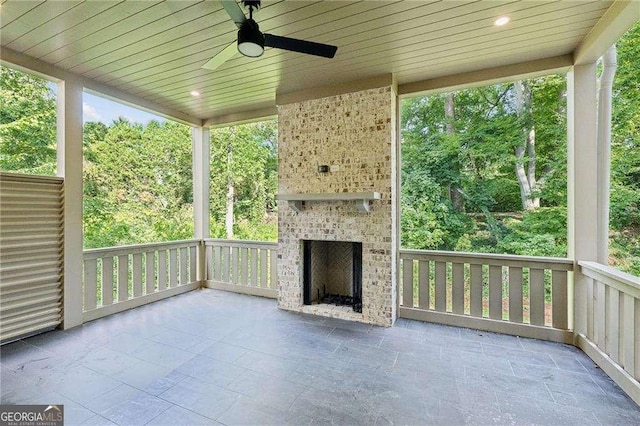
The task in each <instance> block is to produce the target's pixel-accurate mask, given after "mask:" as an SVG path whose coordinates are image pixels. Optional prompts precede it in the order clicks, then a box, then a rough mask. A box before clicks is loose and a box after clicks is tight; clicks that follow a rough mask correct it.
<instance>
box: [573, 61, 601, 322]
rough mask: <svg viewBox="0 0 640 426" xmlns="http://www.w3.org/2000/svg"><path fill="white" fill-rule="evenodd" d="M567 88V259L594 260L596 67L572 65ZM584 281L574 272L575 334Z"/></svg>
mask: <svg viewBox="0 0 640 426" xmlns="http://www.w3.org/2000/svg"><path fill="white" fill-rule="evenodd" d="M567 89H568V90H567V149H568V152H567V174H568V176H567V178H568V188H567V190H568V191H567V207H568V216H569V217H568V233H569V235H568V238H569V257H571V258H573V259H575V260H576V261H579V260H590V261H595V260H597V256H598V229H597V223H598V173H597V170H598V146H597V102H596V93H597V91H596V64H595V63H591V64H586V65H577V66H574V67H573V70H572V71H571V72H569V73H568V74H567ZM588 280H589V278H587V277H585V276H584V275H582V274H581V273H579V272H577V271H576V272H575V273H574V297H573V300H574V315H573V317H574V324H573V326H574V330H575V331H576V333H585V332H586V322H587V321H586V309H587V291H586V286H587V283H588ZM569 300H571V299H569Z"/></svg>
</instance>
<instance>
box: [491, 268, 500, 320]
mask: <svg viewBox="0 0 640 426" xmlns="http://www.w3.org/2000/svg"><path fill="white" fill-rule="evenodd" d="M489 318H491V319H500V320H501V319H502V266H494V265H490V266H489Z"/></svg>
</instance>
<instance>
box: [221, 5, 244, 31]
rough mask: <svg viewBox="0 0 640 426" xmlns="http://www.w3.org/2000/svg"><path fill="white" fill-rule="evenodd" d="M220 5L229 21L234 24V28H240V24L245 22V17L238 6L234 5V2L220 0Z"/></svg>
mask: <svg viewBox="0 0 640 426" xmlns="http://www.w3.org/2000/svg"><path fill="white" fill-rule="evenodd" d="M220 4H221V5H222V7H224V10H225V11H226V12H227V14H228V15H229V16H230V17H231V20H232V21H233V22H234V23H235V24H236V27H238V28H240V27H241V26H242V23H243V22H244V21H246V20H247V17H246V16H244V12H242V9H240V5H239V4H238V3H236V1H235V0H220Z"/></svg>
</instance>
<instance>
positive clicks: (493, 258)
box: [400, 249, 573, 271]
mask: <svg viewBox="0 0 640 426" xmlns="http://www.w3.org/2000/svg"><path fill="white" fill-rule="evenodd" d="M400 258H403V259H418V260H420V259H423V260H438V261H447V262H459V263H471V264H500V265H503V266H525V265H531V266H538V267H540V268H543V269H562V270H566V271H571V270H573V260H572V259H566V258H563V257H542V256H520V255H515V254H495V253H468V252H456V251H438V250H408V249H401V250H400ZM525 267H526V266H525Z"/></svg>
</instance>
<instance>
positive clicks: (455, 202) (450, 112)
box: [444, 92, 464, 213]
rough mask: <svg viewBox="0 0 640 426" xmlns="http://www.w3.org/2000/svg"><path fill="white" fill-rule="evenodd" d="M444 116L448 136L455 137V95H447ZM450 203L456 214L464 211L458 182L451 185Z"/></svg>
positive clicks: (450, 93) (451, 93)
mask: <svg viewBox="0 0 640 426" xmlns="http://www.w3.org/2000/svg"><path fill="white" fill-rule="evenodd" d="M444 116H445V122H446V128H445V131H446V134H447V135H453V134H454V133H455V131H456V128H455V123H454V121H455V118H456V116H455V93H453V92H449V93H447V97H446V98H445V100H444ZM449 201H451V205H452V206H453V208H454V210H455V211H456V212H459V213H460V212H463V211H464V197H463V195H462V191H461V190H460V185H459V184H458V182H452V183H451V184H449Z"/></svg>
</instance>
